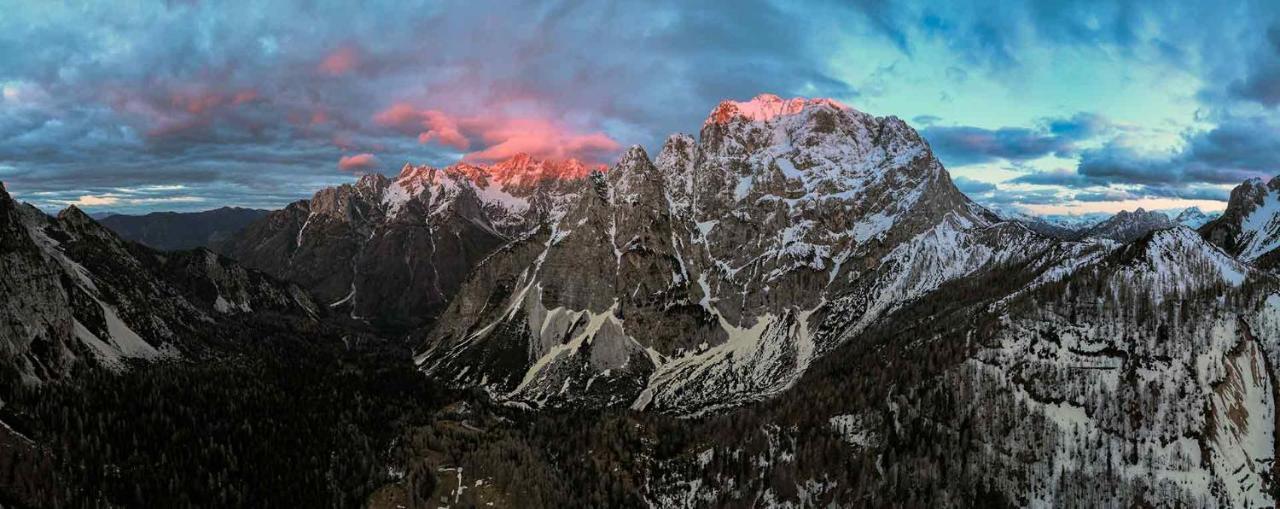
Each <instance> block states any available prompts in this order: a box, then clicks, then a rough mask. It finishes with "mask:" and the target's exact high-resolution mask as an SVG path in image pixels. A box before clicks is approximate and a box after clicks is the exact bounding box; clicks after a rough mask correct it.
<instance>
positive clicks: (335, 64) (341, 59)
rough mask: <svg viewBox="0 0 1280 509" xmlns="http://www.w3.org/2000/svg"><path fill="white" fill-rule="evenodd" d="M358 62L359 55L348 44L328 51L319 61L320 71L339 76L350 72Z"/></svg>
mask: <svg viewBox="0 0 1280 509" xmlns="http://www.w3.org/2000/svg"><path fill="white" fill-rule="evenodd" d="M359 64H360V55H359V54H358V53H356V50H355V49H354V48H352V47H350V46H343V47H341V48H338V49H337V50H335V51H333V52H332V53H329V54H328V55H327V56H325V57H324V60H321V61H320V66H319V68H320V72H322V73H325V74H328V75H330V76H341V75H343V74H346V73H348V72H351V71H352V70H353V69H355V68H356V66H357V65H359Z"/></svg>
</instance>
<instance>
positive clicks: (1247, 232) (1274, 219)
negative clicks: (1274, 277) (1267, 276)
mask: <svg viewBox="0 0 1280 509" xmlns="http://www.w3.org/2000/svg"><path fill="white" fill-rule="evenodd" d="M1200 234H1201V235H1203V236H1204V237H1205V238H1206V239H1208V240H1209V241H1210V242H1212V243H1214V244H1216V245H1218V246H1220V247H1222V249H1224V250H1226V251H1227V252H1228V253H1231V254H1233V255H1235V256H1237V257H1240V258H1241V259H1243V260H1246V261H1250V262H1254V263H1256V264H1257V265H1258V266H1260V267H1263V268H1274V267H1276V266H1277V265H1280V177H1276V178H1273V179H1271V181H1270V182H1263V181H1262V179H1257V178H1254V179H1249V180H1247V181H1245V182H1244V183H1243V184H1240V185H1239V186H1237V187H1236V188H1235V189H1232V190H1231V198H1230V199H1229V200H1228V201H1227V209H1226V210H1225V211H1223V213H1222V216H1221V217H1219V218H1217V219H1214V220H1212V221H1209V222H1208V223H1205V224H1204V226H1202V227H1200Z"/></svg>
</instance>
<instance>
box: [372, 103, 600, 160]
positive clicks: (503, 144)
mask: <svg viewBox="0 0 1280 509" xmlns="http://www.w3.org/2000/svg"><path fill="white" fill-rule="evenodd" d="M374 121H375V122H376V123H378V124H379V125H382V126H384V127H389V128H392V129H395V130H397V131H400V132H402V133H404V134H406V135H410V136H415V135H416V136H417V138H418V142H419V143H438V144H440V145H445V146H449V147H453V148H457V149H459V150H466V149H468V148H470V146H471V142H472V140H476V139H478V140H480V141H482V142H483V147H484V148H481V149H479V150H475V151H472V152H469V153H467V154H466V155H465V156H464V157H463V159H465V160H468V161H482V162H493V161H500V160H503V159H507V158H509V157H511V156H514V155H516V154H522V153H523V154H529V155H531V156H534V157H538V158H541V159H580V160H583V161H587V162H600V161H603V160H604V159H607V158H608V156H610V155H611V154H612V153H614V152H617V151H618V149H619V148H620V147H621V145H619V144H618V142H617V141H614V140H613V139H612V138H610V137H609V136H608V135H606V134H604V133H602V132H594V133H577V132H573V131H571V130H570V129H569V128H567V127H566V126H564V125H562V124H560V123H558V122H554V121H552V120H549V119H545V118H538V117H507V116H504V115H490V116H467V117H457V116H453V115H449V114H447V113H444V112H441V111H439V110H425V109H421V110H420V109H418V108H416V107H414V106H413V105H412V104H409V103H396V104H393V105H392V106H390V107H388V108H387V109H385V110H383V111H381V112H379V113H378V114H377V115H375V116H374Z"/></svg>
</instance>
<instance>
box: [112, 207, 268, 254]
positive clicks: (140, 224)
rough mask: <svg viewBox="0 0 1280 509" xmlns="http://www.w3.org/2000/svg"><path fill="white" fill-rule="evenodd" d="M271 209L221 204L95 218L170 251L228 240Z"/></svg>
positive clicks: (138, 240) (137, 240)
mask: <svg viewBox="0 0 1280 509" xmlns="http://www.w3.org/2000/svg"><path fill="white" fill-rule="evenodd" d="M268 212H269V211H266V210H256V209H244V208H239V207H222V208H219V209H213V210H206V211H203V212H152V213H150V214H146V215H140V216H130V215H124V214H109V215H105V216H100V217H97V218H96V219H97V220H98V221H99V222H100V223H102V225H103V226H106V227H107V228H111V229H112V230H113V231H115V232H116V233H117V234H119V235H120V236H121V237H124V238H126V239H128V240H132V241H135V242H140V243H142V244H146V245H148V246H150V247H153V248H156V249H161V250H166V251H171V250H178V249H194V248H197V247H211V246H214V245H217V244H219V243H221V242H225V241H226V240H227V239H230V238H231V236H233V235H235V234H236V233H239V232H240V230H243V229H244V228H245V227H246V226H248V225H249V224H250V223H252V222H254V221H256V220H258V219H261V218H262V217H263V216H265V215H267V213H268Z"/></svg>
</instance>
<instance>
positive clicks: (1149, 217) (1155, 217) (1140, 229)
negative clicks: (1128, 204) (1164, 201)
mask: <svg viewBox="0 0 1280 509" xmlns="http://www.w3.org/2000/svg"><path fill="white" fill-rule="evenodd" d="M1176 224H1178V223H1177V222H1176V221H1174V220H1173V219H1170V218H1169V216H1168V215H1166V214H1164V213H1163V212H1156V211H1154V210H1143V209H1141V208H1139V209H1138V210H1135V211H1133V212H1129V211H1127V210H1122V211H1120V212H1119V213H1118V214H1116V215H1114V216H1111V217H1110V218H1109V219H1107V220H1105V221H1102V222H1100V223H1097V224H1095V225H1093V226H1091V227H1088V228H1085V229H1084V230H1083V231H1081V235H1082V236H1083V237H1094V238H1101V239H1111V240H1114V241H1117V242H1133V241H1134V240H1137V239H1138V238H1139V237H1142V236H1143V235H1146V234H1147V232H1150V231H1152V230H1160V229H1164V228H1172V227H1173V226H1174V225H1176Z"/></svg>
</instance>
